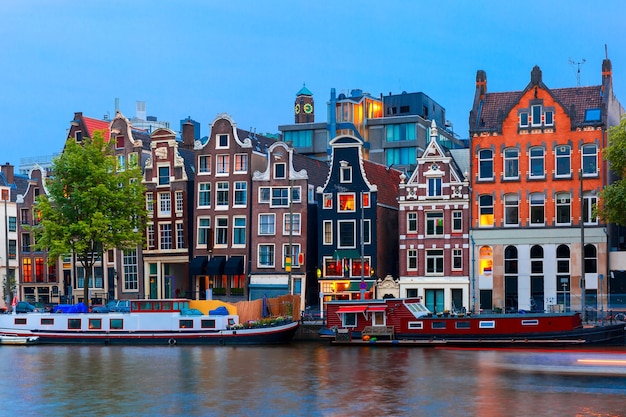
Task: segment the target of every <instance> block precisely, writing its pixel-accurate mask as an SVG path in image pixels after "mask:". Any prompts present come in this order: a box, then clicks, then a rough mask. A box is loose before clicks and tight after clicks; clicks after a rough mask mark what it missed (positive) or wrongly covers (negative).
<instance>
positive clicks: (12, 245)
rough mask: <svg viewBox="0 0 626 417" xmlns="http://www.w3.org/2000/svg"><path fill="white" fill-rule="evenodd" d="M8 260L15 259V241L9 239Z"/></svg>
mask: <svg viewBox="0 0 626 417" xmlns="http://www.w3.org/2000/svg"><path fill="white" fill-rule="evenodd" d="M9 259H17V240H15V239H9Z"/></svg>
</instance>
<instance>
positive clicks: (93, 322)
mask: <svg viewBox="0 0 626 417" xmlns="http://www.w3.org/2000/svg"><path fill="white" fill-rule="evenodd" d="M89 328H90V329H95V330H99V329H101V328H102V319H89Z"/></svg>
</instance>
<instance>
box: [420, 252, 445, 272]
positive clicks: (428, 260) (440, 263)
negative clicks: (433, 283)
mask: <svg viewBox="0 0 626 417" xmlns="http://www.w3.org/2000/svg"><path fill="white" fill-rule="evenodd" d="M424 257H425V264H424V265H425V266H426V268H425V269H424V274H425V275H427V276H434V275H437V276H440V275H443V274H444V271H445V267H444V265H445V263H444V262H445V253H444V250H443V249H440V248H432V249H426V250H425V251H424ZM433 262H434V263H433ZM429 264H431V265H432V266H433V267H434V270H432V271H429V270H428V269H429V267H430V266H429Z"/></svg>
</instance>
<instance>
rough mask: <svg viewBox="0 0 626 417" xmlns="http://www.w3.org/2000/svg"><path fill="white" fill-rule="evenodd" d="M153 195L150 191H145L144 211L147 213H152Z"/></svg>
mask: <svg viewBox="0 0 626 417" xmlns="http://www.w3.org/2000/svg"><path fill="white" fill-rule="evenodd" d="M153 198H154V197H153V196H152V193H147V194H146V211H147V212H148V215H151V214H152V213H154V200H153Z"/></svg>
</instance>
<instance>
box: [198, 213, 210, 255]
mask: <svg viewBox="0 0 626 417" xmlns="http://www.w3.org/2000/svg"><path fill="white" fill-rule="evenodd" d="M204 221H206V223H205V224H202V223H204ZM197 230H198V237H197V239H196V247H198V248H205V247H207V246H208V245H209V243H212V242H210V239H211V233H210V232H209V230H211V218H210V217H208V216H201V217H198V229H197ZM203 236H204V242H201V240H200V239H201V237H203Z"/></svg>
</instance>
